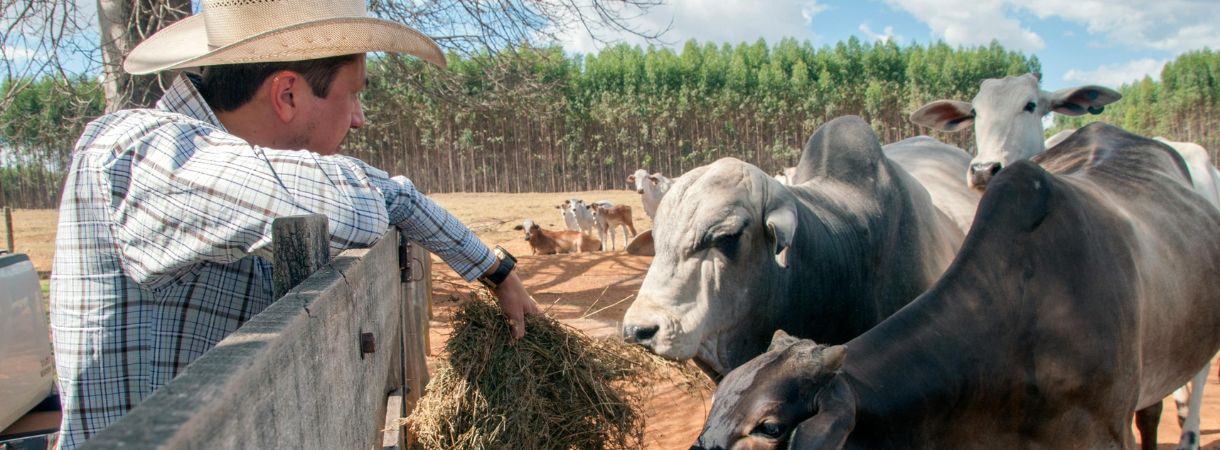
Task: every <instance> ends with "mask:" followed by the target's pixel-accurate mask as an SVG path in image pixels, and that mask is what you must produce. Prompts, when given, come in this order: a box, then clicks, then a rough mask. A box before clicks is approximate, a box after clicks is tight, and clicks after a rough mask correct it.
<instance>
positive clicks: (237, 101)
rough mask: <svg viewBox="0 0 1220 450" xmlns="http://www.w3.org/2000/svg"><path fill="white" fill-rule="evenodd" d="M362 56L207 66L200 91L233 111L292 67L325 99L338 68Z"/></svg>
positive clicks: (223, 108)
mask: <svg viewBox="0 0 1220 450" xmlns="http://www.w3.org/2000/svg"><path fill="white" fill-rule="evenodd" d="M359 57H360V55H359V54H353V55H342V56H332V57H330V58H322V59H310V60H305V61H287V62H269V63H253V64H226V65H219V66H206V67H204V68H203V76H202V80H201V82H200V83H199V93H200V94H201V95H203V99H204V100H205V101H207V102H208V106H211V107H212V109H213V110H215V111H217V112H225V111H233V110H235V109H237V108H240V107H241V105H244V104H246V102H249V101H250V99H252V98H254V93H255V92H256V91H258V88H259V86H262V85H263V81H265V80H266V79H267V77H269V76H271V74H273V73H276V72H279V71H281V70H290V71H293V72H296V73H299V74H301V76H302V77H304V78H305V81H306V82H307V83H309V89H310V90H311V91H313V95H315V96H318V97H322V98H325V97H326V96H327V95H328V94H330V84H331V82H332V81H334V79H335V75H336V74H338V73H339V69H340V68H342V67H343V66H345V65H348V64H351V63H354V62H356V60H357V59H358V58H359Z"/></svg>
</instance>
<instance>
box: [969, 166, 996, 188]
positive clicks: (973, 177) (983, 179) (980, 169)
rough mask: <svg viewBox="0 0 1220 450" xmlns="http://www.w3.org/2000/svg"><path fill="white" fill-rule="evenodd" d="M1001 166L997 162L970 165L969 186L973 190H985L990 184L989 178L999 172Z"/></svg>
mask: <svg viewBox="0 0 1220 450" xmlns="http://www.w3.org/2000/svg"><path fill="white" fill-rule="evenodd" d="M1001 167H1003V165H1002V164H1001V163H999V162H986V163H978V164H971V165H970V184H971V186H973V187H974V188H975V189H978V190H983V189H986V188H987V183H989V182H991V178H992V177H994V176H995V174H997V173H999V172H1000V168H1001Z"/></svg>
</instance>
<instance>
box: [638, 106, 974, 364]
mask: <svg viewBox="0 0 1220 450" xmlns="http://www.w3.org/2000/svg"><path fill="white" fill-rule="evenodd" d="M920 144H930V143H928V142H920ZM919 148H924V149H928V151H929V152H930V153H929V155H928V157H927V160H928V161H932V162H931V163H929V164H930V165H935V164H944V165H946V167H945V168H944V170H934V168H933V167H931V166H929V167H919V168H917V170H916V171H915V172H916V173H918V174H919V175H920V176H924V177H929V178H935V177H936V174H938V173H948V174H955V173H960V172H956V171H957V170H962V169H964V168H965V165H966V163H967V161H968V159H969V157H968V156H967V155H966V154H965V152H962V151H961V150H960V149H956V148H953V147H948V146H944V147H937V146H934V145H920V146H915V147H913V149H907V148H905V147H903V146H899V147H898V148H894V149H887V150H886V151H884V152H883V151H882V148H881V146H880V145H879V144H878V142H877V138H876V136H875V135H874V134H873V132H872V129H871V128H870V127H869V126H868V124H866V123H865V122H864V121H863V120H861V119H860V118H859V117H844V118H839V119H835V120H833V121H831V122H829V123H827V124H825V125H823V126H822V127H821V128H819V129H818V131H817V132H816V133H814V135H813V137H811V138H810V139H809V142H808V144H806V147H805V151H804V153H803V154H802V156H801V161H800V163H799V164H798V166H797V171H796V177H795V178H796V179H795V182H796V183H797V184H796V185H794V186H785V185H783V184H782V183H780V182H779V181H777V180H775V179H774V178H772V177H771V176H770V175H769V174H767V173H766V172H763V171H762V170H760V169H758V168H757V167H755V166H752V165H750V164H746V163H744V162H741V161H739V160H736V159H731V158H726V159H722V160H719V161H716V162H714V163H712V164H710V165H707V166H703V167H700V168H696V169H694V170H692V171H690V172H688V173H686V174H684V175H683V176H681V177H679V178H678V179H677V180H676V181H675V182H674V185H673V187H672V188H671V189H670V191H669V193H668V194H666V195H665V197H664V199H663V200H662V203H661V207H660V208H658V210H657V212H658V220H657V221H656V228H654V229H653V239H654V245H655V251H656V257H655V258H654V259H653V262H652V265H651V266H650V267H649V269H648V273H647V275H646V276H645V278H644V282H643V285H642V286H641V288H640V292H639V295H638V297H637V298H636V300H635V302H634V303H633V304H632V305H631V307H630V308H629V309H628V310H627V313H626V316H625V317H624V319H623V333H624V336H625V337H626V338H627V340H629V341H634V342H637V343H640V344H642V345H644V346H646V347H649V348H650V349H652V350H653V351H654V352H656V353H658V354H660V355H662V356H665V357H668V358H671V359H677V360H686V359H690V358H696V361H697V362H699V363H701V364H702V366H703V367H704V369H705V370H708V371H709V372H712V373H713V374H723V373H726V372H728V371H729V370H731V369H732V368H734V367H737V366H738V365H740V364H742V363H744V362H746V361H748V360H749V359H751V358H753V357H754V356H757V355H758V354H760V353H762V352H763V351H764V350H766V348H767V342H768V341H769V340H770V338H771V333H773V332H774V331H775V330H776V329H780V328H784V329H788V330H791V331H793V333H794V334H797V335H799V336H803V337H810V338H814V339H819V340H821V341H827V342H846V341H847V340H848V339H851V338H852V337H854V336H856V335H859V334H860V333H863V332H864V331H865V330H867V329H869V328H871V327H872V326H873V325H875V324H876V323H878V322H880V321H881V320H882V319H884V318H885V317H887V316H889V315H890V314H893V313H894V311H897V310H898V309H899V308H901V307H902V306H903V305H905V304H906V303H907V302H908V301H910V300H911V299H913V298H915V296H917V295H919V293H921V292H923V291H924V290H925V289H926V288H927V287H928V286H930V285H931V283H932V282H933V281H935V280H936V279H937V277H939V276H940V274H941V273H942V272H943V271H944V270H945V268H946V267H947V266H948V263H949V261H950V260H952V258H953V255H954V253H955V252H956V250H957V248H958V247H959V246H960V245H961V241H962V238H963V236H964V234H965V233H964V232H963V231H962V230H961V228H960V226H959V225H957V224H956V223H955V221H954V220H953V217H954V215H955V214H953V213H947V212H945V211H942V210H941V209H939V208H937V207H936V203H937V202H938V201H940V200H939V199H937V198H933V197H932V196H931V195H929V192H930V191H939V187H935V188H932V189H929V188H925V185H924V184H923V183H921V182H920V180H918V179H917V178H916V177H914V176H912V172H908V170H907V169H905V168H904V167H903V166H901V165H900V164H898V163H896V161H895V160H892V159H891V158H889V156H890V155H895V156H897V157H898V158H899V159H905V160H911V159H917V158H914V154H913V153H911V152H914V151H915V150H918V149H919ZM953 152H956V153H953ZM948 176H950V177H951V178H947V179H946V180H945V181H944V182H942V183H936V186H943V187H946V188H948V187H949V186H955V189H957V190H958V191H965V190H966V189H965V187H964V186H962V185H961V183H956V184H954V183H952V182H951V181H950V180H958V179H959V178H957V177H956V175H948ZM929 184H931V183H929ZM967 206H968V207H969V209H971V211H969V212H968V213H966V214H968V215H973V207H974V205H973V204H970V205H967Z"/></svg>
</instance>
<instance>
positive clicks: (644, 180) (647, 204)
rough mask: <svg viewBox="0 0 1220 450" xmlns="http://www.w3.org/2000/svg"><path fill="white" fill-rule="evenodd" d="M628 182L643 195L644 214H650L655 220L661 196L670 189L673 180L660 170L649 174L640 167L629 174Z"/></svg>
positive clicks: (649, 217) (651, 218)
mask: <svg viewBox="0 0 1220 450" xmlns="http://www.w3.org/2000/svg"><path fill="white" fill-rule="evenodd" d="M627 184H630V185H632V186H634V187H635V191H636V192H638V193H639V194H640V196H641V199H640V200H641V201H642V202H643V203H644V214H647V215H648V219H649V220H653V219H654V218H655V217H656V216H657V207H658V206H660V204H661V198H662V197H664V196H665V193H666V192H668V191H669V186H670V184H672V181H670V179H669V178H665V176H664V175H661V173H660V172H657V173H654V174H652V175H649V174H648V171H646V170H644V169H639V170H636V171H635V173H634V174H631V175H628V176H627Z"/></svg>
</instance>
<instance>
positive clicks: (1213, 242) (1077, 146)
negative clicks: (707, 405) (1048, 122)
mask: <svg viewBox="0 0 1220 450" xmlns="http://www.w3.org/2000/svg"><path fill="white" fill-rule="evenodd" d="M1035 161H1037V162H1039V163H1040V164H1041V166H1042V167H1039V166H1038V165H1037V164H1034V163H1032V162H1029V161H1019V162H1016V163H1014V164H1012V165H1011V166H1010V167H1008V168H1005V169H1004V170H1003V171H1001V172H999V174H998V175H997V176H996V177H995V178H994V179H993V180H992V181H991V183H990V187H989V188H988V189H987V192H986V193H985V194H984V195H983V199H982V201H981V203H980V204H979V207H978V215H977V217H976V219H975V222H974V225H973V226H972V228H971V229H970V233H969V234H968V235H967V236H966V241H965V243H964V244H963V245H962V249H961V251H960V252H958V254H957V257H956V258H955V260H954V261H953V263H952V264H951V265H950V267H949V270H948V271H947V272H946V273H945V275H944V276H943V277H942V278H941V279H940V280H939V281H937V282H936V284H935V285H933V287H932V288H931V289H929V290H928V291H927V292H926V293H924V294H923V295H921V296H919V298H917V299H916V300H915V301H914V302H912V303H911V304H910V305H907V307H906V308H903V309H902V310H901V311H899V312H897V313H895V314H894V315H893V316H891V317H890V318H888V319H886V320H885V321H883V322H881V323H880V324H879V325H877V326H876V327H874V328H873V329H871V330H869V331H867V332H865V333H864V334H862V335H861V336H859V337H857V338H855V339H853V340H851V341H849V342H847V343H846V344H845V345H842V346H832V347H824V346H819V345H817V344H814V343H813V342H812V341H808V340H802V341H796V340H794V339H791V338H788V337H787V336H785V335H784V334H783V333H776V336H775V338H773V339H772V343H771V346H770V348H769V349H768V352H767V353H764V354H763V355H761V356H759V357H758V358H755V359H753V360H751V361H749V362H747V363H746V364H744V365H742V366H740V367H739V368H738V369H737V370H735V371H733V372H731V373H729V374H728V376H726V377H725V379H724V381H723V382H722V383H721V384H720V387H719V389H718V390H717V393H716V395H715V400H714V401H713V405H712V410H711V412H710V415H709V418H708V421H707V424H706V425H705V426H704V429H703V433H702V435H701V436H700V437H699V440H698V441H697V443H696V445H695V446H694V447H692V448H694V449H707V448H725V449H727V448H776V447H781V448H791V449H811V448H818V449H821V448H874V449H875V448H882V449H884V448H901V449H942V448H996V449H1007V448H1089V449H1100V448H1131V447H1132V445H1133V441H1134V439H1133V437H1132V435H1131V425H1130V420H1131V415H1132V414H1133V413H1134V412H1135V411H1137V410H1139V409H1142V408H1146V407H1148V406H1150V405H1156V404H1159V402H1160V401H1161V399H1162V398H1164V397H1165V395H1167V394H1168V393H1169V392H1171V391H1172V390H1173V389H1174V388H1176V387H1177V386H1180V385H1182V383H1184V382H1185V381H1186V380H1187V379H1189V378H1190V377H1191V376H1192V375H1193V374H1194V373H1196V371H1197V370H1198V368H1199V367H1201V366H1202V365H1203V364H1205V363H1206V362H1207V361H1208V360H1209V359H1210V358H1211V356H1212V355H1213V354H1215V353H1216V350H1217V347H1220V308H1218V307H1217V306H1218V305H1217V303H1220V279H1217V277H1216V276H1215V274H1216V273H1217V271H1220V212H1217V210H1216V209H1215V208H1213V207H1212V206H1211V205H1210V204H1209V203H1208V202H1207V201H1206V200H1205V199H1204V198H1203V197H1202V196H1200V195H1199V194H1198V193H1196V192H1195V191H1193V190H1192V189H1191V185H1190V179H1189V178H1188V176H1187V171H1186V166H1185V162H1184V161H1183V160H1182V159H1181V157H1180V156H1179V155H1178V154H1177V153H1176V152H1174V151H1173V149H1171V148H1169V147H1168V146H1166V145H1163V144H1161V143H1158V142H1156V141H1153V140H1150V139H1145V138H1141V137H1138V136H1134V135H1131V134H1128V133H1126V132H1123V131H1122V130H1119V129H1117V128H1115V127H1111V126H1108V125H1104V124H1091V125H1089V126H1086V127H1084V128H1082V129H1081V130H1080V131H1079V132H1077V133H1076V134H1075V135H1073V136H1071V137H1070V138H1069V139H1068V140H1066V141H1064V142H1063V143H1062V144H1060V145H1059V146H1057V147H1055V148H1053V149H1051V151H1050V152H1048V153H1046V154H1044V155H1042V156H1039V157H1037V158H1036V159H1035ZM1175 325H1186V326H1175ZM1164 349H1173V351H1165V350H1164Z"/></svg>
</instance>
